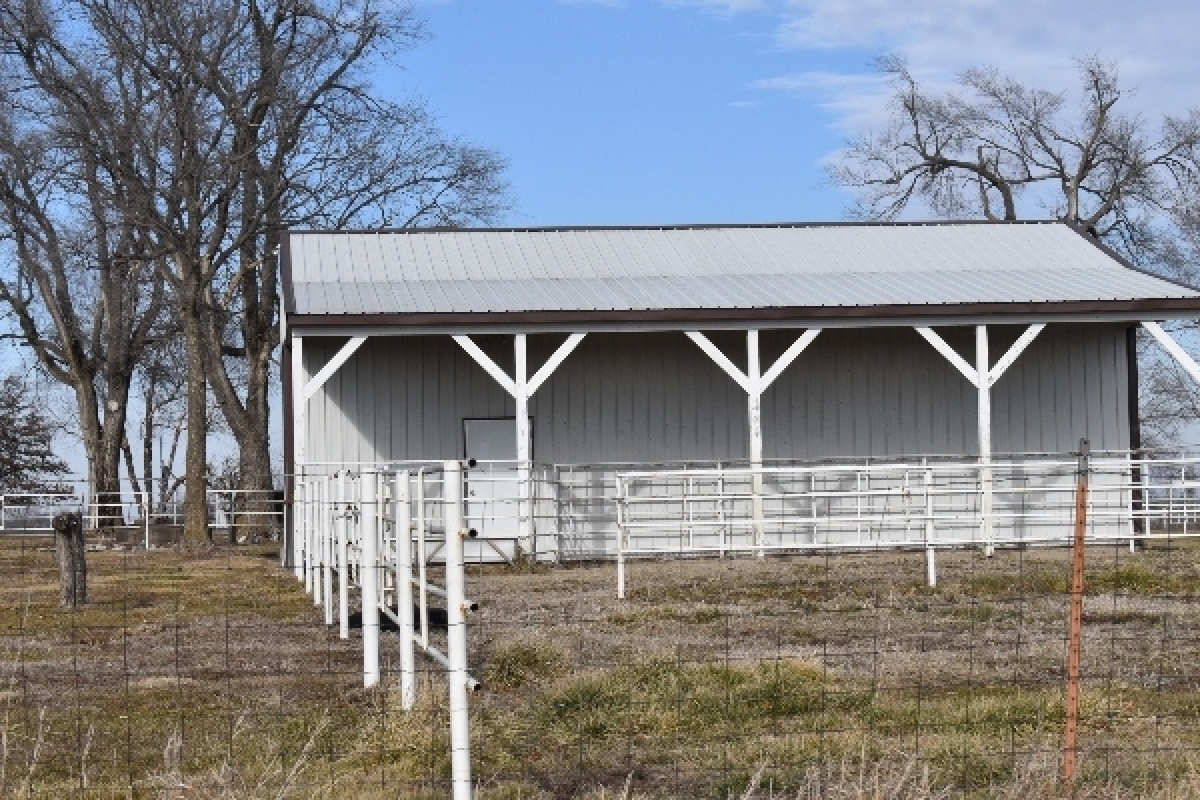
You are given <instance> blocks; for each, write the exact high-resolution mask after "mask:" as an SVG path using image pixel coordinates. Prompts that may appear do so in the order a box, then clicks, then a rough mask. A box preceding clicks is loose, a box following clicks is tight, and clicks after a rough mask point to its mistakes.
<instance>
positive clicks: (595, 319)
mask: <svg viewBox="0 0 1200 800" xmlns="http://www.w3.org/2000/svg"><path fill="white" fill-rule="evenodd" d="M1177 312H1191V313H1197V314H1200V297H1185V298H1161V299H1143V300H1081V301H1071V302H1057V303H963V304H956V305H893V306H838V307H825V306H810V307H792V308H728V309H695V308H678V309H655V310H646V311H625V310H613V311H504V312H476V313H454V314H302V315H292V316H290V317H289V318H288V327H289V328H372V327H380V328H433V327H443V328H444V327H462V328H471V327H475V326H498V327H505V326H518V325H564V326H571V327H586V326H588V325H597V326H601V327H602V326H604V325H606V324H611V325H623V324H624V325H627V324H656V323H658V324H661V323H688V324H692V325H701V326H702V325H703V324H704V323H706V322H711V323H722V324H724V323H730V322H748V323H749V322H756V321H769V322H789V321H795V322H811V321H813V320H829V321H838V320H845V321H854V320H857V321H861V322H871V321H873V320H874V321H879V322H884V323H892V324H895V323H896V322H899V321H902V320H906V319H912V320H927V319H956V318H963V319H967V318H978V317H997V318H1004V317H1038V316H1046V317H1062V316H1076V315H1078V316H1087V315H1106V316H1114V317H1119V316H1120V315H1122V314H1126V315H1128V317H1127V319H1129V320H1140V319H1144V318H1147V317H1150V318H1154V317H1155V316H1156V315H1158V318H1163V316H1169V315H1170V314H1172V313H1177Z"/></svg>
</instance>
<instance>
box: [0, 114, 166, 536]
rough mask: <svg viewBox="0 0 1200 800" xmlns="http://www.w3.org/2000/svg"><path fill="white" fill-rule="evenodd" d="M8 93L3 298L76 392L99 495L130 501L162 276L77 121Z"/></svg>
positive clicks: (3, 147)
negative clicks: (137, 419) (130, 412)
mask: <svg viewBox="0 0 1200 800" xmlns="http://www.w3.org/2000/svg"><path fill="white" fill-rule="evenodd" d="M29 101H32V104H31V105H27V102H29ZM2 103H3V104H2V105H0V230H2V231H3V234H4V238H5V239H6V240H7V241H6V244H7V247H6V248H5V251H6V252H5V255H6V256H7V259H6V269H5V271H4V272H3V274H2V277H0V301H2V302H3V303H5V304H6V305H7V306H8V308H9V309H10V310H11V311H12V313H13V316H14V317H15V319H16V322H17V325H18V328H19V331H20V336H21V337H23V339H24V343H25V344H27V345H28V346H30V347H31V348H32V350H33V352H34V353H35V354H36V356H37V359H38V361H39V363H40V364H41V366H42V368H43V369H44V370H45V371H46V372H47V373H48V374H49V375H50V376H51V377H53V378H54V379H55V380H57V381H59V382H61V383H62V384H65V385H66V386H68V387H70V388H71V389H72V390H73V392H74V395H75V404H76V407H77V410H78V415H79V422H80V433H81V436H82V440H83V445H84V451H85V453H86V454H87V459H88V464H89V469H90V472H91V475H90V484H91V485H90V489H91V491H92V493H93V500H94V501H98V502H100V503H101V504H105V503H112V502H114V500H115V501H116V502H119V496H120V473H119V463H120V455H121V444H122V441H123V438H124V435H125V420H126V414H127V407H128V399H129V386H130V381H131V379H132V375H133V370H134V367H135V366H136V364H137V362H138V360H139V358H140V357H141V354H142V352H143V351H144V349H145V347H146V344H147V338H148V335H149V331H150V328H151V327H152V326H153V325H154V324H155V322H156V320H157V319H158V317H159V314H160V313H161V311H162V308H163V304H164V291H163V281H162V279H161V277H160V276H159V270H158V267H157V265H156V264H155V263H154V262H153V260H150V259H147V258H146V255H147V246H148V244H147V242H146V240H145V238H144V237H143V236H142V235H141V234H140V233H139V231H137V230H136V229H135V228H133V227H131V226H130V225H129V224H128V220H127V219H126V218H124V217H123V215H122V209H121V207H120V197H119V192H118V191H116V190H115V189H114V187H113V185H112V182H111V180H110V176H109V175H108V174H106V172H105V171H104V170H103V169H102V168H101V167H100V165H99V164H97V163H96V161H95V160H94V159H93V158H92V157H91V152H90V149H89V148H88V146H87V142H86V140H85V139H84V138H82V137H80V136H78V135H77V134H78V131H77V130H75V129H74V128H73V121H72V120H69V119H64V118H63V117H61V116H58V115H55V114H53V113H50V114H45V113H42V112H44V111H45V109H44V107H41V106H40V105H39V104H38V101H37V98H29V97H26V96H24V95H23V94H22V93H20V92H14V93H10V94H9V95H8V96H7V97H6V98H4V99H3V101H2ZM105 508H106V506H104V505H101V512H100V514H99V515H98V519H99V520H100V521H101V523H102V524H106V523H107V522H109V521H110V520H111V518H112V515H111V514H108V513H104V510H103V509H105Z"/></svg>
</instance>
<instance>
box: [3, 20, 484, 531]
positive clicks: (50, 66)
mask: <svg viewBox="0 0 1200 800" xmlns="http://www.w3.org/2000/svg"><path fill="white" fill-rule="evenodd" d="M420 33H421V31H420V26H419V24H418V23H417V21H416V20H415V18H414V16H413V15H412V13H411V11H410V10H409V9H408V8H407V7H405V6H403V5H395V4H381V5H379V6H376V4H375V3H374V2H372V0H362V1H361V2H355V1H352V0H315V1H313V0H274V1H273V2H272V1H270V0H268V2H261V3H260V2H255V1H254V0H212V2H206V3H197V2H184V3H176V4H166V5H163V4H161V3H157V2H154V0H6V1H5V2H0V39H2V41H0V46H3V47H4V49H5V50H6V51H8V52H10V53H12V54H13V56H12V60H13V63H14V65H15V66H16V67H17V71H18V72H19V75H20V77H21V80H22V82H24V83H27V84H28V85H30V86H31V87H33V91H36V93H38V95H39V97H40V99H41V102H42V104H43V105H44V106H46V107H49V108H51V109H53V112H54V113H55V114H57V115H58V116H60V117H64V118H69V119H71V120H73V121H81V122H82V129H81V130H79V131H78V135H79V136H80V138H81V140H85V141H86V142H87V144H88V147H89V153H90V155H91V157H92V158H94V159H95V161H96V162H97V163H98V164H99V165H100V166H101V167H102V168H103V169H104V170H106V171H107V173H108V174H109V175H110V176H111V179H112V183H113V185H114V186H116V187H119V189H120V199H121V200H122V205H121V208H124V209H126V210H127V216H126V219H128V220H130V224H131V225H132V226H133V227H134V228H135V229H136V230H138V231H142V232H144V235H145V238H146V239H147V240H149V241H150V242H151V243H152V245H153V246H152V247H150V248H149V250H150V253H151V256H152V257H153V258H154V259H155V260H156V262H157V263H159V264H160V265H162V266H163V269H162V271H161V274H162V275H163V277H164V278H165V279H166V281H167V283H168V284H169V285H170V287H171V290H172V292H171V293H172V297H173V299H174V304H175V309H174V310H175V316H176V319H177V321H178V323H179V325H180V328H181V331H182V339H183V342H184V345H185V353H186V362H187V378H188V381H187V408H188V411H187V458H186V460H187V469H186V472H187V483H186V508H185V529H186V533H187V535H188V536H192V537H197V536H204V535H206V533H207V520H206V511H205V495H204V489H205V468H206V458H207V442H206V434H207V430H206V427H205V416H206V411H207V389H208V386H209V385H211V386H212V387H213V390H214V392H215V396H216V398H217V401H218V403H219V405H220V407H221V410H222V412H223V413H224V416H225V418H226V419H227V420H228V422H229V425H230V428H231V430H232V431H233V434H234V436H235V437H236V438H237V440H238V443H239V445H240V448H241V453H242V468H241V473H242V474H243V476H244V480H245V481H247V483H248V485H249V486H251V487H252V488H267V487H268V486H269V447H268V442H267V420H268V410H269V409H268V397H269V391H268V386H269V379H270V365H271V354H272V352H273V350H274V348H275V347H276V346H277V344H278V333H277V319H278V305H279V301H278V272H277V259H278V242H279V239H280V235H281V232H282V229H283V228H284V226H285V225H286V224H288V223H289V222H291V221H292V220H294V219H300V220H303V221H308V222H318V221H319V222H324V223H331V224H342V223H345V222H348V221H352V220H371V221H375V222H382V221H398V222H400V223H401V224H403V223H412V222H418V221H438V222H445V223H451V224H452V223H456V222H461V221H464V220H470V219H486V218H488V217H489V215H491V214H494V213H495V212H496V211H497V210H498V209H499V208H500V204H501V203H502V199H501V198H502V190H503V185H502V183H501V182H500V180H499V175H500V174H501V171H502V167H503V165H502V163H501V162H500V161H499V159H497V158H495V157H494V156H492V155H491V154H490V153H487V152H486V151H482V150H479V149H477V148H471V147H467V146H463V145H461V144H458V143H455V142H453V141H449V140H447V139H445V137H443V136H441V134H440V133H439V132H438V131H437V128H436V126H434V125H433V123H432V121H431V120H430V119H429V117H428V115H427V114H425V113H424V111H423V109H422V108H421V107H420V106H419V105H417V104H414V105H396V104H391V103H386V102H382V101H380V100H378V99H377V98H375V97H373V96H372V94H371V92H370V91H369V89H370V87H369V82H368V80H367V76H366V70H367V68H368V67H369V66H370V65H371V64H372V63H374V61H375V60H377V59H379V58H384V57H388V56H390V55H392V54H393V53H395V52H397V51H398V50H400V49H403V48H404V47H406V46H408V45H409V44H411V43H413V42H414V41H416V40H417V39H418V38H419V36H420ZM130 123H135V124H130ZM92 129H95V130H96V131H100V132H101V134H96V133H94V132H93V131H92ZM114 131H116V132H120V134H121V135H119V136H118V135H113V134H112V133H111V132H114ZM231 360H234V361H231ZM231 363H240V364H241V366H240V367H238V368H235V369H233V370H231V369H230V365H231ZM239 373H240V375H241V376H242V378H243V380H242V381H241V385H239V381H238V380H237V379H236V378H237V376H238V374H239Z"/></svg>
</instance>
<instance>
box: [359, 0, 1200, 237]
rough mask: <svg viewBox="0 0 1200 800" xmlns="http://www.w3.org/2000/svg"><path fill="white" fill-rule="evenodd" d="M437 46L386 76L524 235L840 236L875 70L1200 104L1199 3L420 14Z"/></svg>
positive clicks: (878, 101)
mask: <svg viewBox="0 0 1200 800" xmlns="http://www.w3.org/2000/svg"><path fill="white" fill-rule="evenodd" d="M416 8H417V10H418V11H419V13H420V14H421V15H422V16H423V17H424V18H425V20H426V22H427V25H428V30H429V33H430V34H431V38H430V39H429V40H428V41H426V42H424V43H423V44H421V45H420V46H419V47H417V48H416V49H415V50H412V51H410V52H408V53H405V54H403V55H402V57H401V58H400V68H398V69H389V70H386V71H384V72H382V73H381V74H380V76H379V85H380V88H382V89H384V90H385V91H387V92H389V93H394V94H395V95H397V96H406V95H409V94H412V93H419V94H421V95H424V96H425V97H426V98H427V99H428V101H429V104H430V107H431V108H432V109H433V111H434V112H435V113H436V114H437V115H438V116H439V117H440V118H441V120H442V122H443V125H444V127H445V128H446V130H447V131H449V132H452V133H455V134H458V135H461V136H463V137H465V138H467V139H469V140H472V141H475V142H477V143H480V144H483V145H486V146H488V147H491V148H493V149H495V150H497V151H499V152H500V153H501V154H503V155H504V156H506V157H507V158H508V159H509V161H510V164H511V171H510V179H511V182H512V187H513V193H514V198H515V200H516V207H515V208H514V210H513V212H512V213H511V214H509V216H508V218H507V219H505V220H504V222H505V223H506V224H511V225H553V224H656V223H678V222H758V221H782V220H827V219H838V218H840V217H842V216H843V213H844V209H845V208H846V207H847V205H848V201H849V198H848V197H846V196H844V195H842V194H841V193H840V192H839V191H838V190H836V189H831V188H829V187H828V186H825V185H824V184H823V172H822V170H821V167H820V165H821V162H822V159H824V158H826V157H828V155H829V154H830V153H831V152H833V151H835V150H836V148H837V147H838V146H839V145H840V144H841V143H842V142H843V141H844V139H845V137H846V135H847V133H848V132H849V131H851V130H853V129H856V128H859V127H861V126H863V125H869V124H871V123H872V122H873V121H876V120H878V119H879V118H880V117H881V115H882V114H883V110H884V98H885V96H886V89H885V87H884V86H882V85H881V84H880V83H879V81H878V80H877V79H876V78H875V76H874V75H873V73H872V72H871V69H870V63H871V61H872V59H873V58H874V57H875V56H877V55H879V54H882V53H887V52H897V53H902V54H904V55H906V56H907V57H908V58H909V59H910V63H911V65H912V67H913V69H914V71H915V72H916V73H917V74H918V75H919V76H920V77H921V78H922V80H924V81H927V82H928V83H930V84H931V85H942V84H946V83H948V82H949V81H950V80H952V78H953V76H954V74H955V73H956V72H957V71H958V70H959V69H961V68H962V67H964V66H969V65H975V64H981V63H983V64H993V65H996V66H998V67H1000V68H1001V69H1003V70H1005V71H1008V72H1010V73H1012V74H1014V75H1016V76H1017V77H1020V78H1024V79H1026V80H1030V81H1032V82H1036V83H1039V84H1041V85H1045V86H1048V87H1061V88H1064V89H1066V88H1069V87H1070V86H1071V85H1072V82H1073V80H1072V79H1073V75H1072V65H1071V59H1072V58H1074V57H1075V56H1079V55H1086V54H1092V53H1095V54H1099V55H1101V56H1104V57H1106V58H1111V59H1113V60H1116V61H1117V62H1118V63H1119V65H1120V67H1121V70H1122V74H1123V76H1124V77H1125V78H1126V80H1127V81H1128V83H1130V84H1131V85H1137V86H1138V87H1139V90H1138V93H1137V94H1136V96H1135V97H1134V98H1132V99H1131V105H1135V106H1136V107H1138V108H1139V109H1140V110H1141V111H1142V112H1143V113H1144V114H1146V116H1147V117H1148V118H1150V119H1154V118H1156V117H1157V116H1158V115H1159V114H1160V113H1161V112H1162V111H1165V110H1173V111H1182V110H1183V109H1185V108H1187V107H1189V106H1197V105H1200V92H1198V90H1197V88H1196V87H1197V86H1200V81H1198V80H1197V79H1198V78H1200V59H1197V58H1196V56H1195V54H1194V52H1193V47H1194V44H1193V41H1192V37H1193V36H1194V32H1195V31H1196V30H1200V3H1195V2H1194V1H1193V2H1179V1H1178V0H1159V1H1158V2H1153V3H1145V4H1141V3H1138V4H1131V3H1123V2H1113V0H1094V1H1093V2H1087V3H1084V2H1076V0H1065V1H1059V2H1051V1H1050V0H1008V1H1007V2H999V0H926V1H925V2H917V1H916V0H910V1H909V2H900V1H899V0H895V1H894V2H889V1H888V0H573V1H571V2H567V1H566V0H419V1H418V2H417V3H416Z"/></svg>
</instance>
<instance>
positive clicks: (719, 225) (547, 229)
mask: <svg viewBox="0 0 1200 800" xmlns="http://www.w3.org/2000/svg"><path fill="white" fill-rule="evenodd" d="M1068 224H1069V223H1066V222H1063V221H1062V220H1057V219H928V220H909V221H895V220H888V221H874V220H839V221H835V222H734V223H729V222H700V223H692V224H688V223H681V224H664V225H536V226H532V227H525V228H520V227H514V228H449V227H445V226H438V227H429V228H329V229H322V228H313V229H304V228H296V229H291V230H288V231H285V237H284V238H285V239H286V238H287V235H292V234H296V235H305V234H342V233H354V234H363V233H386V234H414V233H415V234H421V233H570V232H571V231H709V230H722V229H735V230H738V229H745V228H930V227H946V226H953V225H1068Z"/></svg>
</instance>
